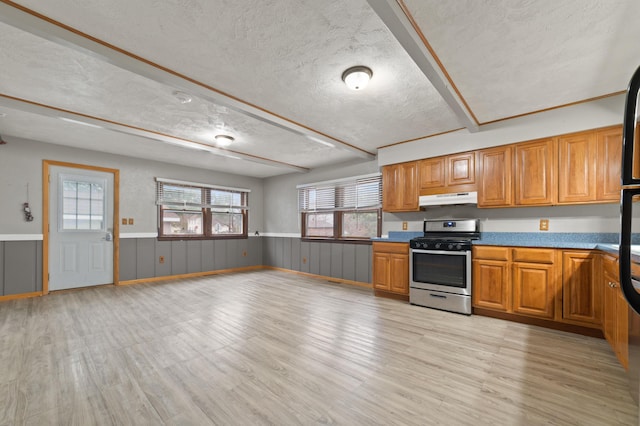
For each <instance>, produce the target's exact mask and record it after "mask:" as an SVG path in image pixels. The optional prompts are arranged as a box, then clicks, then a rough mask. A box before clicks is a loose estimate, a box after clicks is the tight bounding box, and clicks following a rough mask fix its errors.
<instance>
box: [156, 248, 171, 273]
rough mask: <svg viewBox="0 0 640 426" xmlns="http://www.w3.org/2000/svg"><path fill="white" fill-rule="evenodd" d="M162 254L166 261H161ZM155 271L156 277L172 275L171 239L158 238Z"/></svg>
mask: <svg viewBox="0 0 640 426" xmlns="http://www.w3.org/2000/svg"><path fill="white" fill-rule="evenodd" d="M160 256H164V263H160V260H159V259H160ZM155 271H156V272H155V275H156V277H164V276H167V275H171V241H158V240H156V256H155Z"/></svg>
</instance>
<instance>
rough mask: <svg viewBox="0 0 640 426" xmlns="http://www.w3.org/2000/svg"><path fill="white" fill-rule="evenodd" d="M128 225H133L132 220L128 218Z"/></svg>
mask: <svg viewBox="0 0 640 426" xmlns="http://www.w3.org/2000/svg"><path fill="white" fill-rule="evenodd" d="M129 225H133V218H132V217H130V218H129Z"/></svg>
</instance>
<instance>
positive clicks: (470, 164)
mask: <svg viewBox="0 0 640 426" xmlns="http://www.w3.org/2000/svg"><path fill="white" fill-rule="evenodd" d="M475 183H476V153H475V152H463V153H461V154H456V155H449V156H447V186H459V185H475Z"/></svg>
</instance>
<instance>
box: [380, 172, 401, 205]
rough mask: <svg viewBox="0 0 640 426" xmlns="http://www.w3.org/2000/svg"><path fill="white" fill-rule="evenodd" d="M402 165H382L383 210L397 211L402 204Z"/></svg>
mask: <svg viewBox="0 0 640 426" xmlns="http://www.w3.org/2000/svg"><path fill="white" fill-rule="evenodd" d="M399 174H400V167H398V165H397V164H392V165H390V166H384V167H382V210H384V211H396V210H397V209H398V208H399V205H400V199H399V198H398V196H399V195H400V191H398V188H397V186H398V183H399V180H400V176H399Z"/></svg>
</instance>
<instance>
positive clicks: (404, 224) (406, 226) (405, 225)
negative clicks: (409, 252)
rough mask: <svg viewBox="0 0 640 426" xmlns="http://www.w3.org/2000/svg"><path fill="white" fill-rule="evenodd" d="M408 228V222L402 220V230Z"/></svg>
mask: <svg viewBox="0 0 640 426" xmlns="http://www.w3.org/2000/svg"><path fill="white" fill-rule="evenodd" d="M408 228H409V224H408V223H407V222H402V230H403V231H406V230H407V229H408Z"/></svg>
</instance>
